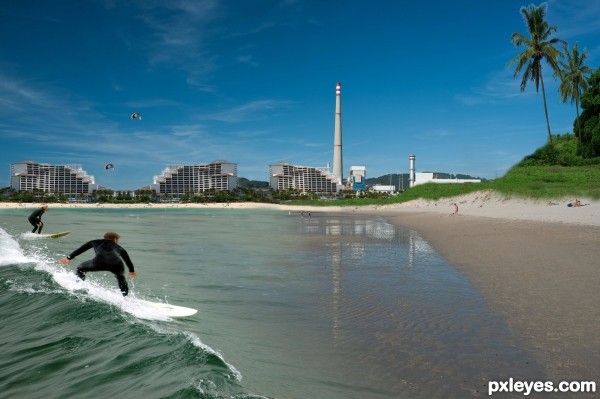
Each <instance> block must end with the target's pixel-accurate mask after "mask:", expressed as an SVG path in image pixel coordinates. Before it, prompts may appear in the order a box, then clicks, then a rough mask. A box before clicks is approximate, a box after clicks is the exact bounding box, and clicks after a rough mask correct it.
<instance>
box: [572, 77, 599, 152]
mask: <svg viewBox="0 0 600 399" xmlns="http://www.w3.org/2000/svg"><path fill="white" fill-rule="evenodd" d="M588 85H589V89H588V91H586V92H585V93H584V94H583V95H582V96H581V108H582V109H583V111H582V112H581V116H580V117H579V120H575V122H574V124H573V131H574V132H575V135H576V136H577V137H578V138H579V140H580V146H579V151H578V153H579V155H581V156H582V157H583V158H596V157H600V69H597V70H596V72H594V73H593V74H592V76H591V77H590V79H589V81H588ZM580 126H581V128H580Z"/></svg>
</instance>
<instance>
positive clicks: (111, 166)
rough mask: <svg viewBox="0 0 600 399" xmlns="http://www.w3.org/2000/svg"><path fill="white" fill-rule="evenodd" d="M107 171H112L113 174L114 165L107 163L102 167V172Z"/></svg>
mask: <svg viewBox="0 0 600 399" xmlns="http://www.w3.org/2000/svg"><path fill="white" fill-rule="evenodd" d="M109 169H112V170H113V172H114V170H115V165H113V164H112V163H107V164H106V165H104V170H109Z"/></svg>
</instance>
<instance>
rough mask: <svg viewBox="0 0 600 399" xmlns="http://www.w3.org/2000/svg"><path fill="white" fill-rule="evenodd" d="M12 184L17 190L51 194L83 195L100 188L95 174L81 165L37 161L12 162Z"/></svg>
mask: <svg viewBox="0 0 600 399" xmlns="http://www.w3.org/2000/svg"><path fill="white" fill-rule="evenodd" d="M10 185H11V188H12V189H13V190H16V191H31V192H33V191H34V190H40V191H42V192H44V193H49V194H65V195H82V194H91V193H92V192H93V191H94V190H96V189H98V185H97V184H96V183H95V182H94V176H90V175H88V174H87V173H86V172H85V171H84V170H83V169H82V168H81V165H50V164H42V163H37V162H35V161H23V162H19V163H14V164H11V166H10Z"/></svg>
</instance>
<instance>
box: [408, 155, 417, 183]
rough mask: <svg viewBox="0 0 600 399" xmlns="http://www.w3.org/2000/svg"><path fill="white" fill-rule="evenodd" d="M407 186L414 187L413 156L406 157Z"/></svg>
mask: <svg viewBox="0 0 600 399" xmlns="http://www.w3.org/2000/svg"><path fill="white" fill-rule="evenodd" d="M408 171H409V175H408V186H409V187H412V186H414V185H415V154H410V155H409V156H408Z"/></svg>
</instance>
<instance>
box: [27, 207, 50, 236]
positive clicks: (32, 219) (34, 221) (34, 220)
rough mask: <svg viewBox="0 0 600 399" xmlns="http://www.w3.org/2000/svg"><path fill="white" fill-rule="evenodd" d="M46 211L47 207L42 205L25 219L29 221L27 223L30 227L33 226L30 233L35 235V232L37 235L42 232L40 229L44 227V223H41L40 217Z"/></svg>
mask: <svg viewBox="0 0 600 399" xmlns="http://www.w3.org/2000/svg"><path fill="white" fill-rule="evenodd" d="M47 210H48V205H44V206H42V207H41V208H40V209H36V210H35V211H33V212H32V213H31V215H29V218H27V220H29V223H31V225H32V226H33V230H31V232H32V233H35V231H36V230H37V233H38V234H40V233H41V232H42V228H43V227H44V223H43V222H42V215H43V214H44V212H46V211H47Z"/></svg>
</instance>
